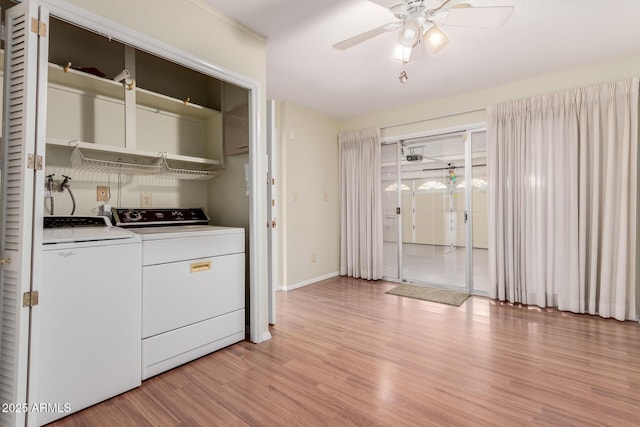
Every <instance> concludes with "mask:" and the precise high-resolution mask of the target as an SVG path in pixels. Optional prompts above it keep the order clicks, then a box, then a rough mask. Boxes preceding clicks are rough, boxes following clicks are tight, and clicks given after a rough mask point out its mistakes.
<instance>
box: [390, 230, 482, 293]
mask: <svg viewBox="0 0 640 427" xmlns="http://www.w3.org/2000/svg"><path fill="white" fill-rule="evenodd" d="M448 249H449V248H448V247H447V246H438V245H422V244H415V243H404V244H403V245H402V253H403V273H404V279H405V280H406V281H408V282H424V283H431V284H436V285H443V286H447V287H455V288H464V284H465V280H464V279H465V253H466V251H465V248H462V247H459V248H455V249H454V250H453V251H449V250H448ZM488 252H489V251H488V250H487V249H479V248H474V249H473V293H476V294H480V295H486V294H487V292H488V290H489V254H488ZM396 254H397V243H396V242H384V275H385V276H386V277H394V276H397V271H398V262H397V256H396Z"/></svg>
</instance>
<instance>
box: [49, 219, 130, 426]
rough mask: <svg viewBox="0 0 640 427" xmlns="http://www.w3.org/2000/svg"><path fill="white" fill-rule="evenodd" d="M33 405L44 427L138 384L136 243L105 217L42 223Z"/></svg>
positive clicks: (124, 231)
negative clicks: (38, 405)
mask: <svg viewBox="0 0 640 427" xmlns="http://www.w3.org/2000/svg"><path fill="white" fill-rule="evenodd" d="M42 250H43V256H42V259H43V265H42V269H43V275H42V277H43V283H42V285H41V287H40V302H39V305H38V306H37V309H38V310H40V318H41V322H40V323H41V326H40V333H39V351H38V354H39V361H38V366H39V371H38V377H37V378H38V388H37V401H38V402H46V403H50V404H57V405H58V407H59V408H65V409H68V411H67V410H63V411H56V412H41V413H38V420H37V422H38V425H43V424H46V423H49V422H51V421H54V420H56V419H58V418H61V417H63V416H66V415H68V414H69V413H72V412H76V411H79V410H81V409H84V408H86V407H88V406H91V405H93V404H95V403H98V402H101V401H103V400H105V399H108V398H110V397H113V396H116V395H118V394H120V393H123V392H125V391H127V390H130V389H132V388H134V387H137V386H139V385H140V383H141V367H140V360H141V342H140V340H141V265H142V258H141V257H142V248H141V242H140V238H139V237H138V236H136V235H135V234H133V233H130V232H129V231H127V230H123V229H121V228H118V227H113V226H111V223H110V222H109V220H108V219H106V218H104V217H64V216H52V217H45V229H44V235H43V246H42Z"/></svg>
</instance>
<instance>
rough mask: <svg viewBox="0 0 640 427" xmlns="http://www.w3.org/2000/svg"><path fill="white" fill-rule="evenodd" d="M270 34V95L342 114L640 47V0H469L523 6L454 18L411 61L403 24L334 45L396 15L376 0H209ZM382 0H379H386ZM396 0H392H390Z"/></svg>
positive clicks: (515, 77) (637, 50)
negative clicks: (400, 43) (470, 24)
mask: <svg viewBox="0 0 640 427" xmlns="http://www.w3.org/2000/svg"><path fill="white" fill-rule="evenodd" d="M206 1H207V2H208V3H209V4H211V5H212V6H213V7H214V8H216V9H217V10H219V11H221V12H223V13H224V14H226V15H227V16H229V17H231V18H233V19H234V20H236V21H238V22H240V23H242V24H244V25H245V26H247V27H249V28H251V29H252V30H254V31H255V32H257V33H259V34H261V35H263V36H265V37H266V38H267V39H268V43H267V96H268V98H269V99H276V100H282V101H290V102H294V103H297V104H300V105H304V106H306V107H308V108H311V109H313V110H316V111H318V112H321V113H324V114H327V115H329V116H331V117H336V118H351V117H356V116H360V115H363V114H367V113H371V112H375V111H381V110H385V109H388V108H393V107H399V106H403V105H410V104H415V103H418V102H424V101H428V100H432V99H438V98H442V97H446V96H452V95H456V94H460V93H465V92H469V91H473V90H478V89H482V88H488V87H492V86H496V85H500V84H504V83H508V82H512V81H518V80H524V79H527V78H531V77H535V76H540V75H543V74H547V73H552V72H556V71H561V70H566V69H571V68H575V67H579V66H582V65H587V64H593V63H597V62H605V61H609V60H614V59H617V58H622V57H624V56H629V55H633V54H639V53H640V20H639V19H640V18H639V17H640V0H610V1H602V0H469V1H467V3H471V4H473V5H475V6H494V5H500V6H506V5H512V6H515V11H514V12H513V14H512V15H511V17H510V18H509V20H508V21H507V22H506V24H505V25H504V26H503V27H501V28H497V29H483V28H466V27H446V28H443V29H444V30H445V31H446V33H447V34H448V35H449V38H450V39H451V43H450V45H449V46H448V47H447V48H446V49H445V50H444V51H443V52H441V53H440V54H438V55H435V56H434V55H430V54H429V53H427V54H426V55H425V57H424V58H423V59H421V60H419V61H417V62H415V63H410V64H408V65H406V66H405V70H406V71H407V73H408V75H409V81H408V82H407V84H401V83H400V82H399V80H398V75H399V74H400V72H401V71H402V69H403V68H402V64H401V63H400V62H397V61H395V60H392V59H391V52H392V50H393V47H394V46H395V44H396V35H395V33H385V34H382V35H380V36H378V37H376V38H374V39H371V40H368V41H366V42H364V43H362V44H359V45H357V46H355V47H352V48H350V49H348V50H345V51H338V50H335V49H333V48H332V45H333V44H335V43H337V42H340V41H342V40H344V39H347V38H349V37H352V36H354V35H357V34H359V33H361V32H364V31H367V30H370V29H372V28H375V27H377V26H380V25H383V24H385V23H388V22H393V21H396V19H395V17H394V16H393V15H392V14H391V12H389V11H388V10H387V9H385V8H384V7H382V6H380V5H378V4H375V3H373V2H370V1H367V0H322V1H319V0H206ZM378 1H379V0H378ZM400 1H401V0H398V2H400ZM391 3H393V2H391Z"/></svg>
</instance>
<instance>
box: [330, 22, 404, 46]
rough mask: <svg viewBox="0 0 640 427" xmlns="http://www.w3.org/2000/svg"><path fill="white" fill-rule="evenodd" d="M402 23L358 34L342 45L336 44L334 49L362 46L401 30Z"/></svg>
mask: <svg viewBox="0 0 640 427" xmlns="http://www.w3.org/2000/svg"><path fill="white" fill-rule="evenodd" d="M398 24H401V23H396V22H392V23H389V24H385V25H381V26H379V27H376V28H374V29H371V30H369V31H365V32H364V33H361V34H358V35H357V36H353V37H351V38H348V39H346V40H343V41H341V42H340V43H336V44H334V45H333V48H334V49H338V50H345V49H349V48H350V47H353V46H355V45H357V44H360V43H362V42H364V41H367V40H369V39H372V38H374V37H375V36H379V35H380V34H383V33H386V32H388V31H394V30H397V29H398V28H399V25H398Z"/></svg>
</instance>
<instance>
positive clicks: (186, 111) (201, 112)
mask: <svg viewBox="0 0 640 427" xmlns="http://www.w3.org/2000/svg"><path fill="white" fill-rule="evenodd" d="M136 104H137V105H138V107H146V108H149V109H151V110H154V111H155V110H159V111H166V112H169V113H174V114H178V115H187V116H191V117H197V118H200V119H204V120H206V119H210V118H212V117H216V116H219V115H220V112H219V111H216V110H212V109H210V108H206V107H202V106H200V105H197V104H192V103H191V102H189V101H188V100H187V99H185V100H182V101H181V100H179V99H175V98H171V97H169V96H166V95H162V94H160V93H155V92H151V91H149V90H146V89H142V88H138V87H137V88H136Z"/></svg>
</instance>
